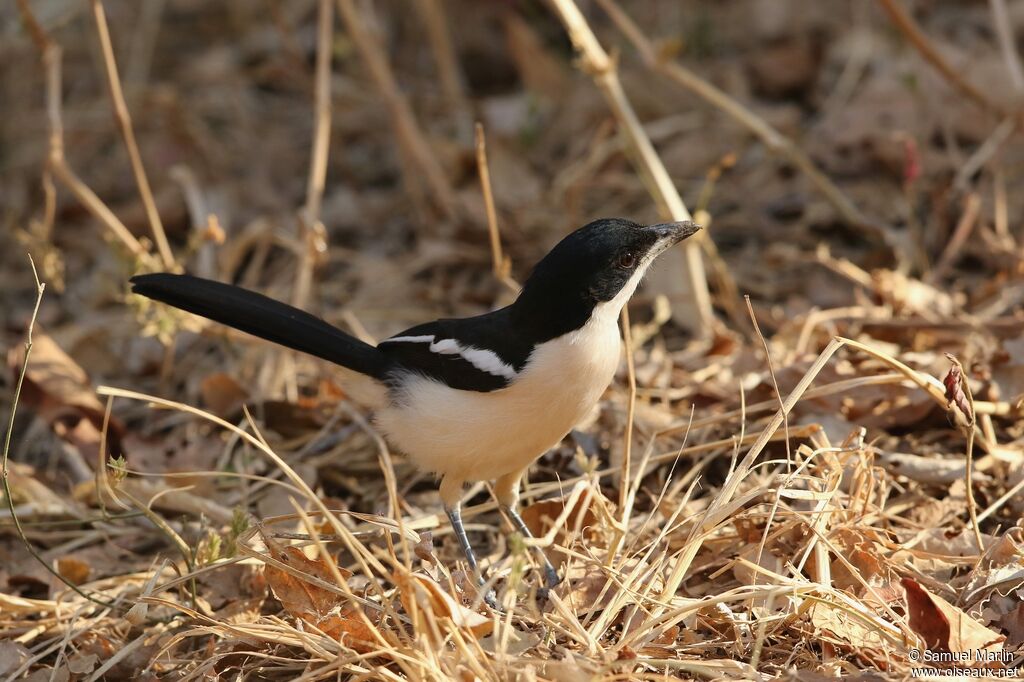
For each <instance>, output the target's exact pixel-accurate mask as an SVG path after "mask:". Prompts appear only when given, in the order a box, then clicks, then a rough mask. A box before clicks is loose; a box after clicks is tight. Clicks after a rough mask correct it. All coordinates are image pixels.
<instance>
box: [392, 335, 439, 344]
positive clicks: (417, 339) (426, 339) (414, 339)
mask: <svg viewBox="0 0 1024 682" xmlns="http://www.w3.org/2000/svg"><path fill="white" fill-rule="evenodd" d="M433 340H434V337H433V336H432V335H427V336H392V337H391V338H390V339H384V340H383V341H381V343H430V342H431V341H433Z"/></svg>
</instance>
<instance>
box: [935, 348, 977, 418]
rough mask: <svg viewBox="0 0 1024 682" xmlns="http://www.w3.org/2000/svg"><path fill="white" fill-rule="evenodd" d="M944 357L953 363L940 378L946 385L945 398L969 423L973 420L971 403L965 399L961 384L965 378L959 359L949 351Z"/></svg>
mask: <svg viewBox="0 0 1024 682" xmlns="http://www.w3.org/2000/svg"><path fill="white" fill-rule="evenodd" d="M946 357H947V358H949V361H950V362H952V363H953V365H952V366H951V367H950V368H949V371H948V372H946V376H944V377H943V378H942V385H943V386H945V387H946V400H948V401H949V403H950V405H955V406H956V407H957V409H958V410H960V412H961V413H962V414H963V416H964V418H965V419H967V422H968V423H971V422H973V421H974V412H973V411H972V410H971V404H970V402H969V401H968V400H967V395H966V394H965V393H964V386H963V384H964V382H965V381H967V379H966V377H964V375H963V371H962V370H961V365H960V363H959V361H957V359H956V358H955V357H953V356H952V355H950V354H949V353H946Z"/></svg>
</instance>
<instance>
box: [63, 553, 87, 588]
mask: <svg viewBox="0 0 1024 682" xmlns="http://www.w3.org/2000/svg"><path fill="white" fill-rule="evenodd" d="M57 572H58V573H60V574H61V575H62V576H64V577H65V578H67V579H68V580H69V581H70V582H72V583H74V584H75V585H81V584H82V583H84V582H86V581H87V580H89V575H90V574H91V573H92V568H91V567H90V566H89V564H87V563H85V562H84V561H82V560H81V559H77V558H75V557H72V556H68V557H63V558H60V559H57Z"/></svg>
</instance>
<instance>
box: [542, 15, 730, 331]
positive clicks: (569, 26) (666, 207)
mask: <svg viewBox="0 0 1024 682" xmlns="http://www.w3.org/2000/svg"><path fill="white" fill-rule="evenodd" d="M552 4H553V5H554V8H555V10H556V13H557V14H558V17H559V19H561V21H562V24H563V25H564V26H565V30H566V31H567V32H568V34H569V38H570V39H571V40H572V43H573V45H574V46H575V47H576V50H577V52H579V54H580V58H581V60H582V65H583V69H584V70H586V71H587V73H589V74H590V76H591V78H593V79H594V83H595V84H596V85H597V86H598V88H600V90H601V92H602V94H603V95H604V97H605V100H606V101H607V103H608V106H609V107H610V108H611V110H612V113H613V114H614V115H615V118H616V120H617V121H618V123H619V129H620V130H621V132H622V134H623V136H624V138H625V140H626V148H627V150H628V152H629V154H630V159H631V160H632V162H633V166H634V167H635V168H636V170H637V172H638V173H639V174H640V177H641V179H642V180H643V181H644V185H646V187H647V191H648V192H649V193H650V194H651V196H652V197H653V198H654V200H655V202H656V203H657V204H658V208H659V210H660V212H661V213H662V214H663V215H664V216H666V217H668V218H669V219H671V220H690V219H691V216H690V212H689V211H688V210H687V209H686V205H685V204H684V203H683V199H682V197H680V196H679V191H678V190H677V189H676V186H675V184H673V182H672V178H671V177H669V174H668V170H666V168H665V164H664V163H662V161H661V158H660V157H659V156H658V153H657V152H656V151H655V149H654V145H652V144H651V140H650V138H649V137H648V136H647V133H646V132H645V131H644V129H643V126H642V125H641V124H640V119H639V118H637V115H636V112H635V111H634V110H633V106H632V105H631V104H630V103H629V100H628V99H627V97H626V93H625V92H624V91H623V89H622V83H621V82H620V81H619V76H618V70H617V68H616V65H615V62H614V61H613V60H612V59H611V58H610V57H609V56H608V53H607V52H605V50H604V48H603V47H601V44H600V43H599V42H598V40H597V37H596V36H595V35H594V32H593V30H591V28H590V25H589V24H588V23H587V20H586V19H585V18H584V17H583V14H582V13H580V10H579V8H578V7H577V6H576V3H575V2H574V0H552ZM708 238H709V237H708V236H707V235H706V234H705V233H703V232H702V233H700V234H698V235H696V237H695V238H693V239H688V240H687V241H686V242H684V243H683V247H682V257H679V256H674V255H673V254H678V253H680V252H679V251H678V250H673V251H671V252H670V253H669V254H666V255H664V256H662V259H663V260H667V261H668V264H666V263H663V264H662V266H661V268H659V269H657V270H655V272H654V273H652V279H655V280H656V278H657V277H659V274H658V273H660V272H665V271H667V270H668V269H669V268H671V269H672V270H678V271H681V272H682V273H683V279H682V280H680V279H678V278H675V279H673V280H671V281H661V282H657V281H656V284H657V285H659V286H660V287H661V288H662V289H663V291H662V293H666V294H668V296H669V300H670V302H671V303H672V304H673V318H674V319H675V321H676V322H677V323H678V324H679V325H681V326H683V327H685V328H687V329H690V330H691V331H693V332H694V333H696V334H697V335H699V336H703V337H709V336H711V334H712V332H713V327H714V313H713V312H712V310H711V296H710V294H709V293H708V285H707V280H706V278H705V275H704V261H703V260H702V259H701V248H700V239H708ZM673 284H674V285H676V287H675V288H677V289H678V291H672V290H671V288H670V287H672V285H673ZM680 284H682V285H683V286H682V287H681V288H680V287H679V286H678V285H680ZM680 303H682V304H684V305H682V306H680V305H679V304H680Z"/></svg>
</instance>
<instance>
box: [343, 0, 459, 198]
mask: <svg viewBox="0 0 1024 682" xmlns="http://www.w3.org/2000/svg"><path fill="white" fill-rule="evenodd" d="M338 8H339V10H340V12H341V17H342V20H343V21H344V22H345V26H346V28H347V29H348V33H349V37H350V38H351V39H352V42H353V43H355V46H356V49H357V50H358V51H359V55H360V56H361V57H362V59H363V61H364V62H365V63H366V66H367V68H368V69H369V71H370V77H371V78H372V79H373V82H374V84H375V85H376V86H377V90H379V91H380V94H381V96H382V97H383V98H384V103H385V104H386V105H387V108H388V113H389V114H390V115H391V121H392V124H393V125H394V128H395V134H396V135H397V136H398V143H399V145H398V146H399V149H400V150H401V151H402V154H403V156H405V157H406V161H407V163H406V164H405V165H404V175H405V181H406V185H407V187H408V188H409V189H410V190H411V191H412V192H413V193H414V195H415V197H416V198H417V199H418V200H420V201H423V200H425V199H427V197H425V196H424V195H423V192H422V191H421V185H420V183H421V182H425V183H426V189H427V190H429V193H430V196H429V199H430V200H431V202H432V203H433V204H434V205H435V206H436V207H437V208H438V209H439V210H440V211H441V212H442V213H443V214H444V215H445V217H448V218H451V217H453V216H454V215H455V211H456V202H455V194H454V192H453V191H452V188H451V186H450V185H449V184H448V179H447V177H446V176H445V174H444V170H443V169H442V168H441V165H440V164H439V163H438V162H437V159H436V158H435V157H434V155H433V153H432V152H431V150H430V147H429V146H428V145H427V142H426V140H425V139H424V137H423V133H422V132H421V131H420V128H419V125H418V124H417V123H416V117H415V116H414V115H413V113H412V108H411V107H410V106H409V102H408V100H406V98H405V95H403V94H402V91H401V90H400V89H399V87H398V82H397V81H396V80H395V75H394V73H392V71H391V66H390V65H389V64H388V62H387V58H386V57H385V56H384V48H383V47H382V46H381V44H380V41H379V39H378V38H377V36H376V34H375V33H374V32H373V31H371V30H370V29H369V28H368V27H367V26H366V22H365V21H364V18H363V16H362V13H361V12H360V11H359V10H358V9H357V8H356V6H355V2H354V1H353V0H338Z"/></svg>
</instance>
